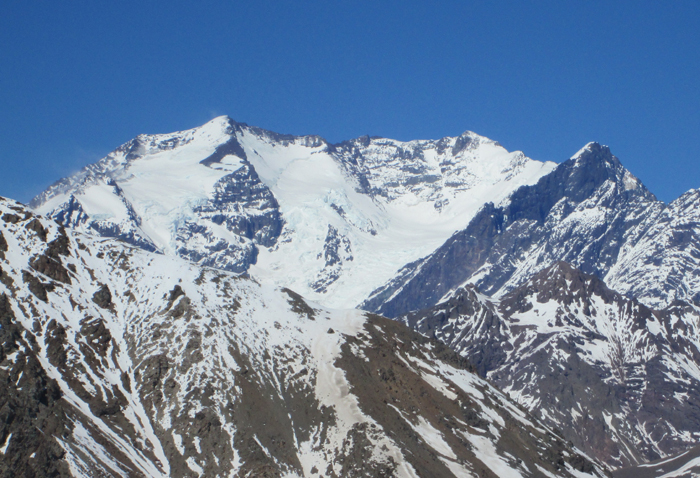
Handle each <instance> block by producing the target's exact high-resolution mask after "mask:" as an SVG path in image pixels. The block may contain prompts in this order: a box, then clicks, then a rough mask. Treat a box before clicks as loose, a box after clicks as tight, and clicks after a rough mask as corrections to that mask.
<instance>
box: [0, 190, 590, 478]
mask: <svg viewBox="0 0 700 478" xmlns="http://www.w3.org/2000/svg"><path fill="white" fill-rule="evenodd" d="M0 339H2V348H0V379H1V380H2V381H3V383H4V384H6V386H4V387H2V389H0V401H1V402H2V403H8V404H10V405H9V406H10V407H14V408H13V410H14V411H13V414H11V415H4V416H3V420H2V421H0V441H1V442H2V443H0V453H2V456H1V457H0V459H2V463H3V466H7V467H9V469H10V470H11V471H12V472H13V473H14V474H15V475H16V476H29V475H31V474H35V475H36V474H44V475H48V474H61V475H63V476H68V475H71V476H76V477H92V476H123V477H126V476H129V477H131V476H147V477H158V476H172V477H184V476H256V475H259V474H261V473H263V472H264V473H267V474H271V475H273V476H289V477H294V476H305V477H310V476H318V474H319V471H320V470H322V472H323V473H324V476H335V477H340V476H361V475H363V474H364V475H366V474H369V475H372V476H377V475H378V476H387V477H451V476H469V475H472V474H474V473H475V472H476V471H477V470H487V471H486V472H487V473H491V474H492V475H497V476H514V477H521V476H522V477H530V476H537V477H541V476H557V477H574V476H576V477H578V476H601V477H602V476H603V474H602V472H601V470H600V469H598V468H596V467H595V466H594V465H593V464H592V463H591V462H590V460H588V459H587V458H586V457H585V456H584V455H582V454H581V453H580V452H579V451H578V450H576V449H574V448H572V447H570V446H568V445H567V444H566V443H565V442H564V441H563V440H562V439H561V438H560V437H558V436H557V435H556V434H555V433H554V432H553V431H552V430H550V429H548V428H547V427H545V426H543V425H541V424H540V423H538V422H537V421H535V420H533V419H532V418H531V417H530V416H528V415H527V414H526V413H525V412H523V411H522V410H520V409H519V408H518V407H517V406H516V405H514V404H513V403H512V402H511V401H509V399H508V398H507V397H506V396H505V395H504V394H503V393H502V392H500V391H498V390H497V389H495V388H494V387H493V386H491V385H490V384H489V383H488V382H486V381H485V380H482V379H480V378H479V377H478V376H477V375H475V374H474V373H473V372H471V371H470V370H469V367H468V366H466V364H465V363H463V362H462V361H460V360H459V358H458V357H457V356H455V355H454V354H453V353H451V352H450V351H448V350H446V349H445V348H444V347H441V346H440V345H439V344H437V343H435V342H431V341H428V340H427V339H425V338H423V337H421V336H420V335H418V334H415V333H413V332H411V331H410V330H408V329H407V328H406V327H404V326H401V325H400V324H398V323H396V322H393V321H389V320H387V319H383V318H379V317H371V316H368V315H366V314H365V313H362V312H359V311H355V310H331V309H327V308H323V307H321V306H319V305H318V304H314V303H312V302H307V301H306V300H304V299H303V298H302V297H301V296H299V295H297V294H296V293H294V292H292V291H291V290H288V289H278V288H275V287H272V286H268V285H260V284H258V283H256V282H255V281H253V280H251V279H247V278H243V277H240V276H239V275H236V274H233V273H228V272H224V271H220V270H216V269H211V268H204V267H199V266H197V265H196V264H193V263H192V262H188V261H185V260H182V259H180V258H177V257H170V256H166V255H159V254H153V253H149V252H147V251H143V250H142V249H139V248H136V247H133V246H130V245H126V244H124V243H122V242H119V241H114V240H111V239H104V238H98V237H95V236H94V235H84V234H80V233H76V232H73V231H70V230H66V229H64V228H63V227H61V226H59V225H58V224H57V223H55V222H53V221H51V220H49V219H46V218H43V217H40V216H36V215H34V214H32V213H31V212H30V211H29V210H27V209H26V208H24V207H23V206H22V205H20V204H18V203H15V202H12V201H7V200H4V199H0ZM436 410H438V411H439V412H436ZM37 430H38V431H37ZM8 457H11V458H8Z"/></svg>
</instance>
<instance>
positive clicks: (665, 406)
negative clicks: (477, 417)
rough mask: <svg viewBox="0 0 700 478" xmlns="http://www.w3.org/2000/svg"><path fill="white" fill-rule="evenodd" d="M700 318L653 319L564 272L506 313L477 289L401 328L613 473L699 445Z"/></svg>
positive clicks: (514, 294) (507, 305)
mask: <svg viewBox="0 0 700 478" xmlns="http://www.w3.org/2000/svg"><path fill="white" fill-rule="evenodd" d="M699 320H700V309H698V308H697V307H696V306H695V305H692V304H687V303H681V302H676V303H674V304H673V305H672V306H671V307H669V308H667V309H665V310H662V311H654V310H651V309H648V308H647V307H645V306H644V305H642V304H640V303H639V302H637V301H636V300H632V299H627V298H625V297H624V296H622V295H620V294H618V293H616V292H613V291H612V290H610V289H609V288H607V287H606V286H605V284H604V283H603V282H602V281H601V280H600V279H598V278H597V277H595V276H593V275H588V274H584V273H582V272H581V271H579V270H577V269H575V268H573V267H571V266H570V265H568V264H566V263H557V264H555V265H554V266H551V267H550V268H548V269H545V270H543V271H541V272H540V273H538V274H536V275H535V276H534V277H533V278H532V279H530V280H529V281H527V282H526V283H525V284H523V285H522V286H520V287H518V288H516V289H514V290H512V291H511V292H509V293H508V294H505V295H504V296H503V297H501V299H500V300H499V301H494V300H491V299H490V298H488V297H486V296H484V295H483V294H481V293H479V292H478V291H477V290H476V289H475V288H474V287H473V286H469V287H467V288H465V289H460V290H459V291H458V292H457V293H455V294H454V295H453V296H452V297H450V298H449V299H448V300H447V301H445V302H443V303H441V304H439V305H437V306H435V307H432V308H429V309H426V310H424V311H420V312H415V313H411V314H408V315H407V316H406V317H405V318H403V319H402V321H404V322H406V323H408V324H409V325H411V326H412V327H414V328H416V329H417V330H419V331H421V332H423V333H425V334H428V335H431V336H434V337H435V338H437V339H438V340H440V341H442V342H443V343H445V344H447V345H449V346H450V347H451V348H452V349H454V350H456V351H457V352H458V353H459V354H460V355H461V356H463V357H465V358H467V359H469V360H470V361H471V362H472V363H473V364H474V365H475V367H476V368H477V370H478V371H479V373H480V374H482V375H483V376H486V377H488V378H490V379H491V380H492V381H493V382H494V383H495V384H496V385H498V386H499V387H501V388H503V389H504V390H506V391H507V392H508V393H509V395H510V396H511V397H512V398H514V399H516V401H518V402H519V403H521V404H522V405H523V406H524V407H526V408H527V409H529V410H532V412H533V413H534V414H535V415H538V416H539V417H540V418H541V419H542V420H543V421H544V422H545V423H548V424H549V425H550V426H552V427H554V428H557V429H560V430H562V432H563V434H564V436H565V437H566V438H567V439H569V440H571V441H572V442H573V443H574V444H576V445H577V446H579V447H581V448H582V449H583V450H585V451H586V452H587V453H589V454H590V455H592V456H595V457H597V458H598V459H600V460H601V461H604V462H607V463H608V464H609V465H611V466H621V465H630V464H637V463H641V462H645V461H649V460H654V459H657V458H659V457H661V456H667V455H673V454H675V453H679V452H681V451H684V450H685V449H687V448H688V447H690V446H692V445H693V444H694V443H695V438H694V437H695V436H696V435H700V408H699V405H698V403H697V402H696V401H695V400H694V399H692V398H690V397H697V396H700V395H699V394H700V375H698V374H697V373H696V372H695V371H696V370H698V368H699V367H700V331H699V330H698V323H700V322H699Z"/></svg>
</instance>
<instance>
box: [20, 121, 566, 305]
mask: <svg viewBox="0 0 700 478" xmlns="http://www.w3.org/2000/svg"><path fill="white" fill-rule="evenodd" d="M553 168H554V165H553V163H544V164H543V163H540V162H538V161H533V160H531V159H528V158H526V157H525V156H524V155H523V154H522V153H520V152H515V153H509V152H507V151H506V150H505V149H504V148H502V147H501V146H500V145H498V144H497V143H495V142H493V141H491V140H489V139H487V138H484V137H481V136H479V135H476V134H474V133H471V132H466V133H464V134H463V135H461V136H458V137H447V138H443V139H440V140H437V141H428V140H425V141H424V140H419V141H410V142H400V141H395V140H390V139H385V138H369V137H363V138H358V139H356V140H352V141H347V142H344V143H340V144H335V145H333V144H329V143H327V142H326V141H325V140H323V139H322V138H320V137H318V136H290V135H279V134H276V133H272V132H270V131H266V130H262V129H260V128H255V127H251V126H247V125H245V124H242V123H236V122H235V121H233V120H231V119H229V118H227V117H221V118H216V119H214V120H212V121H211V122H209V123H207V124H206V125H204V126H201V127H199V128H195V129H193V130H189V131H183V132H179V133H173V134H168V135H142V136H139V137H138V138H136V139H134V140H132V141H130V142H128V143H126V144H125V145H123V146H122V147H120V148H119V149H117V150H116V151H114V152H113V153H111V154H110V155H108V156H107V157H106V158H104V159H102V160H100V161H99V162H98V163H96V164H94V165H90V166H88V167H86V168H85V169H84V170H83V171H81V172H79V173H78V174H76V175H74V176H72V177H69V178H66V179H63V180H61V181H59V182H57V183H56V184H54V185H53V186H52V187H50V188H49V189H47V190H46V191H45V192H44V193H42V194H40V195H39V196H37V197H36V198H35V199H34V200H33V201H32V203H31V205H32V207H34V208H35V209H36V210H37V211H38V212H40V213H42V214H46V215H50V216H51V217H53V218H55V219H57V220H59V221H60V222H61V223H63V224H64V225H66V226H71V227H73V228H77V229H78V230H82V231H93V232H97V233H99V234H101V235H103V236H107V237H118V238H121V239H124V240H126V241H127V242H130V243H132V244H135V245H138V246H139V247H142V248H145V249H148V250H156V251H160V252H163V253H166V254H168V255H178V256H180V257H184V258H187V259H190V260H193V261H195V262H198V263H200V264H202V265H207V266H212V267H217V268H220V269H224V270H229V271H233V272H242V271H249V272H250V273H251V274H252V275H254V276H255V277H257V278H259V279H260V280H263V281H264V282H266V283H274V284H277V285H282V286H286V287H291V288H293V289H294V290H297V291H299V292H300V293H302V294H303V295H304V296H307V297H310V298H313V299H315V300H319V301H321V302H322V303H324V304H326V305H329V306H339V307H340V306H342V307H354V306H356V305H357V304H358V303H359V302H360V301H362V300H363V299H364V298H366V297H367V296H368V295H369V293H370V292H371V291H372V290H374V289H375V288H377V287H379V286H380V285H381V284H383V283H384V282H386V281H388V280H390V279H391V278H392V277H393V276H394V275H395V273H396V272H397V271H398V270H399V269H400V268H401V267H403V266H404V265H405V264H407V263H409V262H411V261H414V260H416V259H418V258H420V257H423V256H425V255H427V254H429V253H430V252H432V251H433V250H434V249H435V248H437V247H438V246H439V245H440V244H442V243H443V242H444V241H445V240H446V239H447V238H448V237H450V235H451V234H453V233H454V231H456V230H459V229H462V228H463V227H464V226H465V225H466V224H467V223H468V222H469V220H470V219H471V218H472V217H473V216H474V214H476V212H477V211H478V209H479V208H480V207H481V206H482V205H483V204H484V203H486V202H488V201H494V202H499V201H501V200H502V199H504V198H506V197H507V196H508V195H509V194H510V193H511V192H512V191H514V190H515V189H517V188H518V187H520V186H521V185H526V184H533V183H534V182H536V181H537V180H538V179H539V178H540V177H541V176H543V175H544V174H547V173H548V172H550V171H551V170H552V169H553Z"/></svg>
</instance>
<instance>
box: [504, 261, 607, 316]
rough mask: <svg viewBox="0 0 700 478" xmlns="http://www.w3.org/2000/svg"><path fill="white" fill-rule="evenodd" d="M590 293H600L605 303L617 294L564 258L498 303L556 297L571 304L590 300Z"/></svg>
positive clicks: (547, 300)
mask: <svg viewBox="0 0 700 478" xmlns="http://www.w3.org/2000/svg"><path fill="white" fill-rule="evenodd" d="M593 295H596V296H597V297H600V298H601V299H602V300H603V301H604V302H605V303H610V302H611V301H612V300H614V299H615V298H617V297H618V296H619V294H616V293H615V292H613V291H612V290H610V289H609V288H608V287H607V286H606V285H605V283H604V282H603V281H602V280H601V279H600V278H598V277H596V276H595V275H592V274H586V273H584V272H582V271H581V270H580V269H577V268H575V267H573V266H572V265H571V264H569V263H567V262H564V261H558V262H556V263H554V264H552V265H551V266H549V267H548V268H546V269H543V270H541V271H540V272H538V273H537V274H535V275H534V276H533V277H532V278H530V279H529V280H528V281H527V282H526V283H525V284H523V285H522V286H520V287H518V288H517V289H516V290H514V291H512V292H510V293H508V294H506V295H505V296H503V297H502V298H501V304H509V306H513V305H515V303H517V302H518V300H519V299H521V298H528V299H532V300H534V301H536V302H538V303H546V302H549V301H551V300H555V301H557V302H559V303H562V304H566V305H571V304H572V303H574V302H579V303H580V302H582V301H587V300H590V298H591V297H592V296H593ZM521 307H528V308H532V303H530V302H528V303H527V305H524V304H523V305H521Z"/></svg>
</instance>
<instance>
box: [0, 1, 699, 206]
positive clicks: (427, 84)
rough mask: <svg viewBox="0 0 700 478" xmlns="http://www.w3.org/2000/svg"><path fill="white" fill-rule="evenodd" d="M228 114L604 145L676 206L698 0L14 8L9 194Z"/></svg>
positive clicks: (2, 22) (0, 19)
mask: <svg viewBox="0 0 700 478" xmlns="http://www.w3.org/2000/svg"><path fill="white" fill-rule="evenodd" d="M222 114H227V115H229V116H231V117H233V118H234V119H236V120H238V121H242V122H246V123H248V124H253V125H257V126H261V127H263V128H267V129H271V130H274V131H277V132H280V133H293V134H319V135H321V136H323V137H325V138H326V139H328V140H330V141H333V142H335V141H342V140H344V139H349V138H353V137H357V136H360V135H363V134H370V135H377V136H386V137H391V138H396V139H401V140H409V139H416V138H439V137H442V136H448V135H449V136H451V135H457V134H460V133H461V132H463V131H464V130H472V131H475V132H477V133H479V134H482V135H485V136H488V137H490V138H492V139H495V140H497V141H499V142H500V143H501V144H503V145H504V146H505V147H506V148H508V149H509V150H522V151H524V152H525V154H527V155H528V156H530V157H532V158H535V159H539V160H552V161H556V162H561V161H563V160H565V159H567V158H568V157H569V156H571V155H572V154H573V153H575V152H576V151H577V150H578V149H579V148H580V147H582V146H583V145H584V144H585V143H587V142H588V141H598V142H601V143H604V144H608V145H610V147H611V148H612V150H613V152H614V153H615V154H616V155H617V156H618V157H619V158H620V159H621V161H622V162H623V164H624V165H625V166H627V168H628V169H630V170H631V171H632V173H634V174H635V175H637V176H638V177H639V178H640V179H641V180H642V181H643V182H644V183H645V184H646V185H647V187H649V189H651V190H652V191H653V192H654V193H655V194H656V195H657V196H658V197H659V198H660V199H663V200H665V201H669V200H672V199H674V198H676V197H677V196H678V195H680V194H681V193H682V192H684V191H685V190H687V189H690V188H697V187H700V161H699V157H698V151H699V149H700V148H699V146H700V2H698V1H697V0H695V1H681V0H676V1H672V2H651V1H649V2H644V1H614V2H611V1H573V0H572V1H569V0H567V1H551V2H545V1H523V0H521V1H509V2H505V1H502V2H499V1H491V2H485V1H484V2H467V1H442V2H421V1H409V0H404V1H400V2H399V1H382V0H375V1H360V0H358V1H337V0H326V1H303V0H297V1H287V0H277V1H265V0H258V1H231V0H228V1H224V0H219V1H209V0H202V1H197V2H194V1H188V2H181V1H168V2H165V1H162V2H156V1H139V2H135V1H126V0H122V1H111V0H109V1H94V0H90V1H83V0H71V1H68V2H56V1H48V0H44V1H32V0H24V1H16V0H5V1H4V2H3V6H2V9H0V195H2V196H8V197H12V198H15V199H19V200H21V201H28V200H29V199H30V198H31V197H32V196H34V195H35V194H37V193H38V192H40V191H41V190H42V189H43V188H45V187H46V186H48V185H49V184H50V183H52V182H53V181H54V180H56V179H59V178H60V177H63V176H66V175H68V174H70V173H71V172H73V171H76V170H78V169H79V168H81V167H82V166H84V165H86V164H88V163H91V162H94V161H96V160H97V159H99V158H100V157H102V156H104V155H105V154H107V153H108V152H109V151H111V150H113V149H114V148H116V147H117V146H119V145H120V144H122V143H124V142H126V141H128V140H129V139H131V138H132V137H134V136H136V135H137V134H139V133H166V132H171V131H177V130H182V129H187V128H191V127H194V126H197V125H199V124H202V123H204V122H206V121H207V120H209V119H211V118H212V117H214V116H218V115H222Z"/></svg>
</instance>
